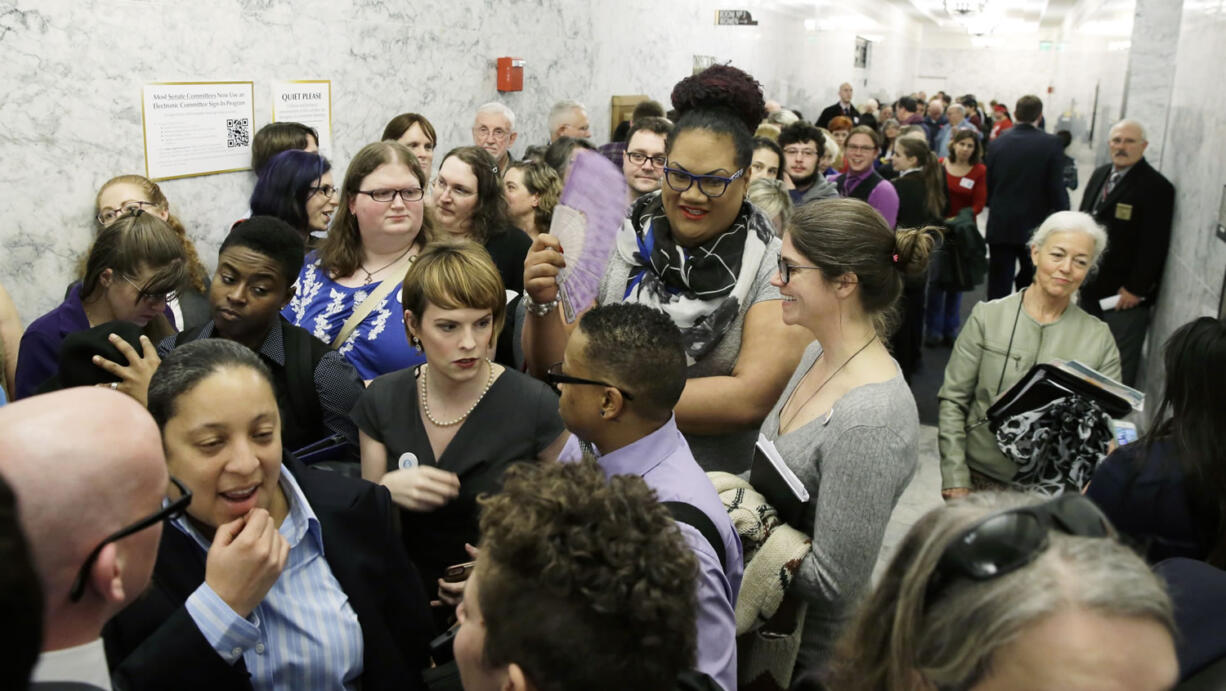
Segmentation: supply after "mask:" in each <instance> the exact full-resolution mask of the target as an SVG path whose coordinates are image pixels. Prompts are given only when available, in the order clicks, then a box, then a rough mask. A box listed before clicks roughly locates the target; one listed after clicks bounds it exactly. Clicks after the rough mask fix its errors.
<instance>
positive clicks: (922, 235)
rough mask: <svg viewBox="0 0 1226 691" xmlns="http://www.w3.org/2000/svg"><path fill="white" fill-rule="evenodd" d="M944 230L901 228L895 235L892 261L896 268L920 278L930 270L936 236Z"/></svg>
mask: <svg viewBox="0 0 1226 691" xmlns="http://www.w3.org/2000/svg"><path fill="white" fill-rule="evenodd" d="M941 232H942V230H941V229H940V228H938V227H935V226H929V227H927V228H905V229H903V228H900V229H899V230H898V231H897V232H896V233H895V234H894V251H893V252H892V253H891V257H890V259H891V261H893V262H894V268H895V269H897V270H898V271H901V272H902V273H903V274H904V275H906V276H918V275H920V274H923V273H924V271H925V270H927V268H928V259H929V256H930V255H931V254H932V248H933V245H934V244H936V236H937V235H938V234H940V233H941Z"/></svg>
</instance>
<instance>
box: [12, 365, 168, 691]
mask: <svg viewBox="0 0 1226 691" xmlns="http://www.w3.org/2000/svg"><path fill="white" fill-rule="evenodd" d="M0 474H3V475H4V478H5V480H7V481H8V483H9V485H11V486H12V488H13V492H14V494H16V496H17V499H18V502H19V504H18V505H19V514H18V515H19V519H20V523H21V527H22V530H23V531H24V532H25V534H26V537H27V538H28V540H29V544H30V547H31V549H32V551H33V557H34V563H35V566H36V569H37V571H38V577H39V581H40V582H41V584H42V589H43V595H44V598H45V604H44V607H43V613H44V614H43V646H42V655H41V656H40V657H39V661H38V665H37V667H35V669H34V675H33V680H34V681H36V682H75V683H77V684H85V685H86V686H84V687H80V686H78V687H74V688H103V689H109V688H110V681H109V673H108V672H107V666H106V657H105V654H104V651H103V646H102V639H101V637H100V633H101V631H102V625H103V624H105V623H106V621H107V620H108V619H110V618H111V616H113V615H114V614H115V613H117V612H118V611H119V610H121V609H123V608H124V606H126V605H127V604H128V603H129V602H131V601H132V600H134V599H135V598H136V597H137V596H139V595H140V594H141V592H143V591H144V589H145V587H146V586H147V585H148V584H149V576H150V573H151V572H152V570H153V564H154V561H155V559H156V557H157V547H158V540H159V539H160V538H161V535H162V522H161V520H153V521H150V520H149V519H153V518H156V517H157V516H158V514H159V513H164V510H163V499H164V498H165V497H166V488H167V484H168V482H169V477H168V475H167V473H166V459H165V456H164V455H163V453H162V441H161V436H160V435H159V434H158V428H157V425H156V424H154V422H153V418H152V417H151V416H150V415H149V413H148V411H146V410H145V409H144V408H142V407H141V406H140V404H139V403H137V402H136V401H134V400H133V399H132V398H130V397H128V396H127V395H124V394H121V393H116V392H114V391H110V390H106V389H95V388H75V389H67V390H64V391H59V392H56V393H50V394H46V395H42V396H34V397H31V398H29V399H26V400H24V401H20V402H18V403H14V404H11V405H7V406H4V407H3V408H0ZM145 523H147V524H148V525H146V526H145V527H143V528H140V526H141V524H145ZM137 528H140V529H137ZM125 529H128V530H125ZM129 531H131V532H130V533H129V534H126V535H125V534H123V533H125V532H129ZM35 688H38V685H37V684H36V685H35Z"/></svg>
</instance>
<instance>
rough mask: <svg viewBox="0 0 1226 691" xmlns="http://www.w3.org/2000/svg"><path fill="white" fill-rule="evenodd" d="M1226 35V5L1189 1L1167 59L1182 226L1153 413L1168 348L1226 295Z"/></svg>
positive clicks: (1156, 365)
mask: <svg viewBox="0 0 1226 691" xmlns="http://www.w3.org/2000/svg"><path fill="white" fill-rule="evenodd" d="M1140 20H1141V17H1140V14H1138V21H1140ZM1223 36H1226V2H1223V1H1222V0H1184V2H1183V13H1182V20H1181V23H1180V28H1179V34H1178V39H1177V40H1176V41H1174V42H1173V43H1172V44H1170V45H1171V49H1172V50H1171V51H1170V52H1168V53H1167V54H1166V56H1165V59H1167V60H1172V61H1173V62H1174V63H1175V70H1174V79H1173V82H1172V84H1171V87H1170V99H1169V106H1170V107H1169V110H1168V114H1167V119H1166V123H1167V124H1166V128H1165V129H1166V134H1165V139H1164V140H1163V141H1162V142H1161V150H1162V155H1161V161H1160V164H1159V166H1158V167H1159V169H1160V170H1161V171H1162V173H1163V175H1165V176H1166V177H1167V178H1168V179H1169V180H1170V181H1171V182H1172V183H1174V185H1175V190H1176V198H1175V225H1174V231H1173V235H1172V238H1171V249H1170V254H1169V255H1168V257H1167V262H1166V273H1165V274H1164V278H1163V282H1162V292H1161V294H1160V295H1159V296H1158V304H1157V306H1156V308H1155V310H1154V321H1153V324H1152V326H1151V327H1150V334H1149V346H1148V356H1147V359H1146V363H1145V366H1146V370H1145V385H1146V391H1147V392H1148V394H1149V395H1150V400H1151V401H1153V406H1152V407H1151V408H1150V410H1151V411H1152V410H1153V408H1156V407H1157V404H1158V401H1159V400H1160V398H1159V397H1160V396H1161V393H1162V384H1163V381H1164V377H1165V372H1164V371H1163V367H1162V344H1163V343H1164V342H1165V341H1166V339H1167V338H1168V337H1169V336H1170V334H1171V332H1173V331H1174V330H1175V329H1177V328H1178V327H1179V326H1181V325H1182V324H1185V323H1187V322H1188V321H1190V320H1192V319H1195V318H1196V317H1199V316H1203V315H1211V316H1215V315H1217V314H1218V309H1219V301H1220V300H1221V297H1222V294H1223V293H1222V290H1223V277H1224V276H1226V243H1224V242H1222V241H1221V240H1219V239H1218V238H1216V237H1215V236H1214V227H1215V225H1216V223H1217V218H1218V210H1219V205H1220V204H1221V203H1222V200H1223V195H1224V194H1226V187H1224V186H1226V159H1224V158H1223V156H1222V152H1223V151H1226V92H1223V90H1222V89H1220V88H1216V87H1215V84H1216V83H1217V81H1216V80H1217V78H1218V76H1220V75H1218V74H1217V71H1218V70H1219V69H1221V65H1222V64H1226V43H1223V42H1222V37H1223ZM1150 139H1151V140H1152V139H1153V137H1152V135H1151V137H1150ZM1151 162H1153V161H1152V159H1151Z"/></svg>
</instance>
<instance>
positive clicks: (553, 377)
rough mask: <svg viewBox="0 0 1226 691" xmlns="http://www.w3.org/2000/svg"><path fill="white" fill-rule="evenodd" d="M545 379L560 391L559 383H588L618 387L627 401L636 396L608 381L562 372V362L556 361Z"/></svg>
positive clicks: (555, 389) (611, 387) (590, 384)
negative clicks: (573, 375) (583, 377)
mask: <svg viewBox="0 0 1226 691" xmlns="http://www.w3.org/2000/svg"><path fill="white" fill-rule="evenodd" d="M545 380H546V381H548V382H549V385H550V386H552V387H553V390H554V391H559V389H558V384H587V385H589V386H607V387H609V388H610V389H617V390H618V391H620V392H621V395H622V398H625V399H626V400H627V401H633V400H634V396H631V395H630V392H629V391H626V390H625V389H623V388H621V387H620V386H613V385H612V384H610V383H608V382H603V381H596V380H595V379H582V378H580V377H572V376H570V375H568V374H562V363H560V362H555V363H553V365H551V366H550V367H549V369H548V370H547V371H546V372H545Z"/></svg>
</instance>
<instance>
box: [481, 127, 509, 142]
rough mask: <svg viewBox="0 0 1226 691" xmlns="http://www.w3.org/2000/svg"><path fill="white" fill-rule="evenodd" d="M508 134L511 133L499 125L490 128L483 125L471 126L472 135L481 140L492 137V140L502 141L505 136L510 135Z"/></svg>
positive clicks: (504, 139)
mask: <svg viewBox="0 0 1226 691" xmlns="http://www.w3.org/2000/svg"><path fill="white" fill-rule="evenodd" d="M510 134H511V133H510V132H508V131H506V130H504V129H502V128H501V127H495V128H494V129H492V130H491V129H490V128H488V127H486V126H485V125H482V126H480V127H474V128H473V136H474V137H477V138H478V139H480V140H481V141H485V140H486V139H489V138H490V137H493V138H494V141H498V142H502V141H506V139H507V137H508V136H510Z"/></svg>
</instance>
